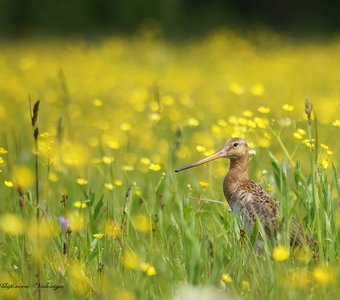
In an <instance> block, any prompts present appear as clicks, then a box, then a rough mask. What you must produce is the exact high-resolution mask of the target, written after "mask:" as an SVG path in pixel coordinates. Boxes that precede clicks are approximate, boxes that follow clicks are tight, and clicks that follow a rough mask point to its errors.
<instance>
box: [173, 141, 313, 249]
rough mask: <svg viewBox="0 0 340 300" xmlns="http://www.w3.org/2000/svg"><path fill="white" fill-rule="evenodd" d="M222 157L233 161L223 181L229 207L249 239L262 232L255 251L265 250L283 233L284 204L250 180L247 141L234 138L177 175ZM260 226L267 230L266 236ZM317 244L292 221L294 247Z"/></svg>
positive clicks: (291, 232) (291, 234)
mask: <svg viewBox="0 0 340 300" xmlns="http://www.w3.org/2000/svg"><path fill="white" fill-rule="evenodd" d="M219 158H228V159H229V160H230V166H229V171H228V172H227V174H226V176H225V178H224V181H223V192H224V195H225V198H226V199H227V202H228V204H229V207H230V209H231V211H232V212H233V214H234V215H236V216H237V217H238V218H239V219H240V222H241V225H242V226H243V227H244V229H245V231H246V232H247V234H248V235H249V236H251V237H253V234H254V232H255V233H256V232H257V233H260V234H257V237H256V238H255V248H257V249H258V250H263V248H264V238H266V239H267V240H269V241H274V240H275V239H276V238H277V235H278V233H279V231H280V202H279V201H277V200H276V199H274V198H272V197H271V196H270V195H269V194H268V193H267V191H266V190H265V189H264V188H263V187H262V186H261V185H260V184H259V183H257V182H255V181H253V180H251V179H250V178H249V175H248V169H249V148H248V144H247V142H246V140H245V139H243V138H239V137H236V138H231V139H229V140H227V141H226V143H225V144H224V146H223V148H222V149H220V150H219V151H217V152H215V153H214V154H212V155H210V156H208V157H206V158H203V159H201V160H199V161H197V162H195V163H192V164H189V165H186V166H184V167H181V168H178V169H176V170H175V172H181V171H184V170H187V169H190V168H193V167H197V166H200V165H202V164H205V163H207V162H210V161H213V160H216V159H219ZM258 226H261V227H262V229H263V230H262V232H263V233H264V234H262V236H261V230H259V228H258ZM255 230H256V231H255ZM257 230H259V231H257ZM263 235H265V237H264V236H263ZM313 243H314V241H313V239H312V238H311V237H309V236H307V235H306V234H305V233H304V231H303V229H302V227H301V225H300V224H299V223H298V222H297V220H296V219H295V218H292V220H291V223H290V245H291V246H301V247H305V246H306V245H307V246H310V245H312V244H313Z"/></svg>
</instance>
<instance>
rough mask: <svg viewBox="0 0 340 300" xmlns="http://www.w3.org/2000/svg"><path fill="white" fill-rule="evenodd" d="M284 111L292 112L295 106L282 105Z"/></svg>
mask: <svg viewBox="0 0 340 300" xmlns="http://www.w3.org/2000/svg"><path fill="white" fill-rule="evenodd" d="M282 109H283V110H284V111H288V112H291V111H293V110H294V106H293V105H290V104H284V105H282Z"/></svg>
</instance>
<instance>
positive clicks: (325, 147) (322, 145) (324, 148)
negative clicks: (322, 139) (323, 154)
mask: <svg viewBox="0 0 340 300" xmlns="http://www.w3.org/2000/svg"><path fill="white" fill-rule="evenodd" d="M320 147H321V149H323V150H328V149H329V147H328V146H327V145H325V144H320Z"/></svg>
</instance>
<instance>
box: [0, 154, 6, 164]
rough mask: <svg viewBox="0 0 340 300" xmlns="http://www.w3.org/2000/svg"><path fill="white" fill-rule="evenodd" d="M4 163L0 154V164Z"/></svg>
mask: <svg viewBox="0 0 340 300" xmlns="http://www.w3.org/2000/svg"><path fill="white" fill-rule="evenodd" d="M4 163H5V161H4V159H3V158H2V157H1V156H0V165H3V164H4Z"/></svg>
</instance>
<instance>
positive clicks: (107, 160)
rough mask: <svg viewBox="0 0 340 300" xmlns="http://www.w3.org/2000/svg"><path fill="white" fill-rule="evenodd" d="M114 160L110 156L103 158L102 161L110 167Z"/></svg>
mask: <svg viewBox="0 0 340 300" xmlns="http://www.w3.org/2000/svg"><path fill="white" fill-rule="evenodd" d="M114 160H115V159H114V158H113V157H112V156H103V157H102V161H103V163H104V164H106V165H110V164H111V163H112V162H113V161H114Z"/></svg>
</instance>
